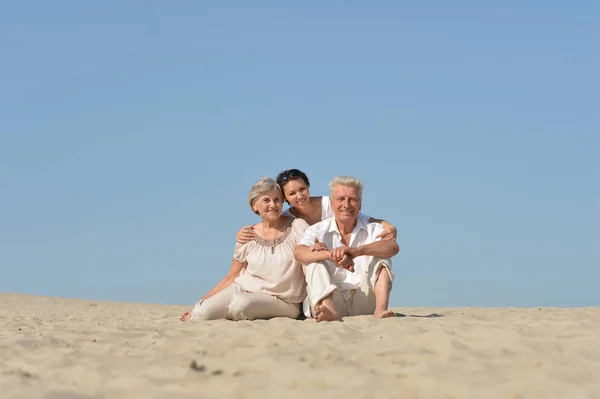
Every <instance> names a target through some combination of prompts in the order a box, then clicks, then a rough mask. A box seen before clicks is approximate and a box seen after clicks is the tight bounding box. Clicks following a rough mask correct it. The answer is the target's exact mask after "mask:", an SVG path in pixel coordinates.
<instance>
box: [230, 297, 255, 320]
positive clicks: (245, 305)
mask: <svg viewBox="0 0 600 399" xmlns="http://www.w3.org/2000/svg"><path fill="white" fill-rule="evenodd" d="M252 305H253V304H252V301H251V300H250V296H249V295H244V294H238V295H234V296H233V298H232V299H231V302H230V303H229V314H230V315H231V319H232V320H254V317H253V315H252Z"/></svg>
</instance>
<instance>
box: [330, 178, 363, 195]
mask: <svg viewBox="0 0 600 399" xmlns="http://www.w3.org/2000/svg"><path fill="white" fill-rule="evenodd" d="M335 186H347V187H356V188H357V189H358V197H359V199H362V192H363V184H362V182H361V181H360V179H358V178H356V177H352V176H337V177H334V178H333V180H331V181H330V182H329V193H330V195H331V197H333V190H334V189H335Z"/></svg>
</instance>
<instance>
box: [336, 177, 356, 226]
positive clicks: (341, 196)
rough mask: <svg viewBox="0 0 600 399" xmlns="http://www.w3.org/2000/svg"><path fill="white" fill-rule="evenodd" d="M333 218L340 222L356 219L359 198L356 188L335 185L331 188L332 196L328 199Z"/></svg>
mask: <svg viewBox="0 0 600 399" xmlns="http://www.w3.org/2000/svg"><path fill="white" fill-rule="evenodd" d="M330 201H331V207H332V208H333V213H334V214H335V219H336V220H338V221H340V222H348V221H349V220H354V221H356V219H358V213H359V212H360V206H361V198H360V196H359V194H358V188H356V187H352V186H342V185H339V184H338V185H337V186H335V187H334V188H333V196H332V197H331V199H330Z"/></svg>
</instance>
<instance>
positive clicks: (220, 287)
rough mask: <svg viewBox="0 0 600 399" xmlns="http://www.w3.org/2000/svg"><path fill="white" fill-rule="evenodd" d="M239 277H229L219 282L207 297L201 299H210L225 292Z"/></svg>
mask: <svg viewBox="0 0 600 399" xmlns="http://www.w3.org/2000/svg"><path fill="white" fill-rule="evenodd" d="M236 277H237V276H227V277H225V278H224V279H223V280H221V281H219V283H218V284H217V285H215V286H214V287H213V288H212V289H211V290H210V291H208V293H207V294H206V295H204V296H203V297H202V298H200V299H208V298H210V297H211V296H213V295H215V294H218V293H219V292H221V291H223V290H224V289H225V288H227V287H229V286H230V285H231V283H233V281H234V280H235V279H236Z"/></svg>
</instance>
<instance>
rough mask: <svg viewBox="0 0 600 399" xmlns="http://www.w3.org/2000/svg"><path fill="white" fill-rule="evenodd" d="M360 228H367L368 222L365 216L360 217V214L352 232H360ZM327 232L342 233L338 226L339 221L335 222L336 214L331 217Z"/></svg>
mask: <svg viewBox="0 0 600 399" xmlns="http://www.w3.org/2000/svg"><path fill="white" fill-rule="evenodd" d="M360 230H367V223H366V222H365V220H364V218H362V217H360V214H359V215H358V218H357V220H356V226H354V230H352V232H353V233H354V232H359V231H360ZM325 233H338V234H340V235H341V234H342V233H340V230H339V229H338V227H337V223H336V222H335V216H333V217H330V218H329V225H328V226H327V229H326V230H325Z"/></svg>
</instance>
